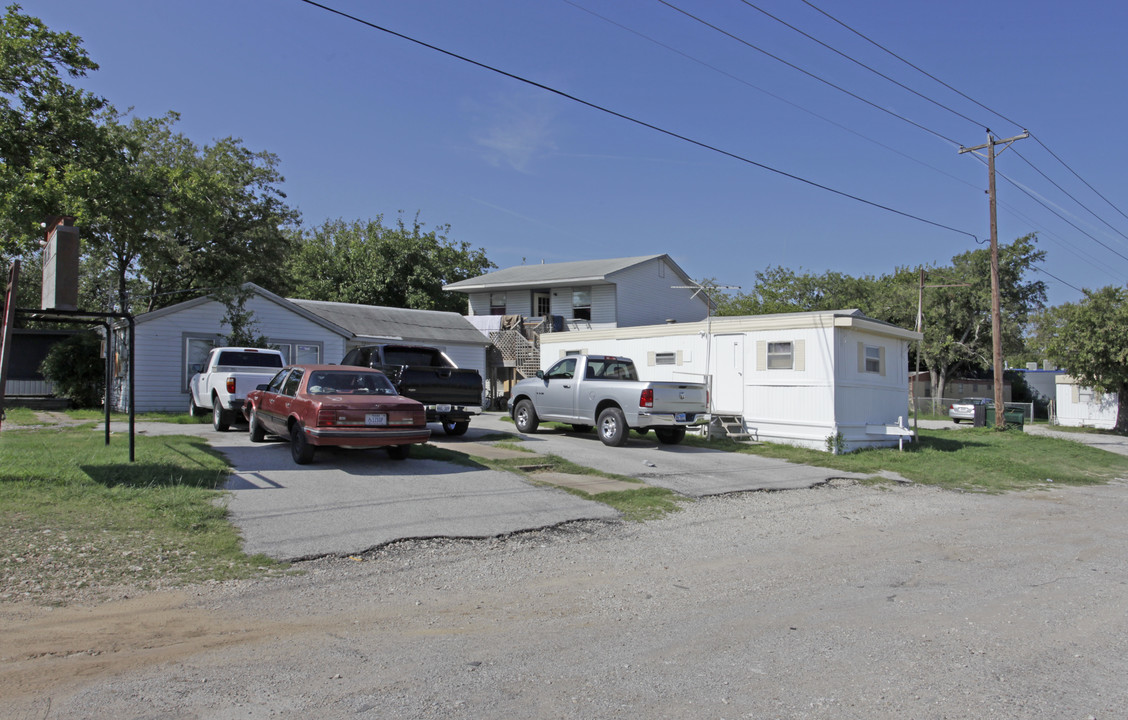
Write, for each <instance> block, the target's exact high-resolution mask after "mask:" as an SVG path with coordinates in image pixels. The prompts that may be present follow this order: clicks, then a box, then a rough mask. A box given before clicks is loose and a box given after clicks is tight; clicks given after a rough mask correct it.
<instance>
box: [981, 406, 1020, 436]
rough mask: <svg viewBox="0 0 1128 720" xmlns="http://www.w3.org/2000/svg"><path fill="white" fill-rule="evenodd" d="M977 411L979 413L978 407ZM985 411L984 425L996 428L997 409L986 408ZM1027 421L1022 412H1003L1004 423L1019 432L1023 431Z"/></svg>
mask: <svg viewBox="0 0 1128 720" xmlns="http://www.w3.org/2000/svg"><path fill="white" fill-rule="evenodd" d="M975 409H976V410H977V411H978V410H979V408H978V407H976V408H975ZM984 409H985V412H984V414H983V415H984V423H985V424H986V426H987V427H995V408H993V407H986V408H984ZM1025 420H1026V414H1025V413H1023V412H1022V411H1021V410H1006V409H1004V410H1003V422H1004V423H1005V424H1006V426H1007V427H1014V428H1018V429H1019V430H1022V428H1023V422H1024V421H1025Z"/></svg>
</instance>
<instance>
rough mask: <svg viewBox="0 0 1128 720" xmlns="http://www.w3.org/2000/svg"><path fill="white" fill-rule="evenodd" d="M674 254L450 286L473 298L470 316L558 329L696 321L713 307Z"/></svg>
mask: <svg viewBox="0 0 1128 720" xmlns="http://www.w3.org/2000/svg"><path fill="white" fill-rule="evenodd" d="M694 287H695V286H694V284H693V282H692V281H691V280H690V278H689V276H688V275H686V274H685V271H683V270H682V269H681V268H680V267H678V265H677V263H675V262H674V261H673V260H672V259H670V256H669V255H645V256H642V257H628V258H614V259H611V260H577V261H574V262H562V263H541V264H538V265H517V266H515V267H508V268H504V269H501V270H498V271H496V272H492V273H487V274H486V275H479V276H478V277H475V278H470V279H469V280H462V281H461V282H456V283H451V284H450V285H445V286H443V289H444V290H450V291H453V292H460V293H466V294H467V295H468V296H469V306H470V307H469V312H468V313H467V314H468V315H470V316H480V315H495V316H496V315H520V316H522V317H526V318H558V320H555V321H554V322H555V325H554V329H565V328H568V329H584V330H591V329H598V328H609V327H612V328H613V327H634V326H636V325H654V324H657V323H663V322H696V321H697V320H703V319H704V318H705V317H706V316H707V315H708V314H709V307H708V305H707V303H708V300H707V299H706V298H705V296H704V294H702V293H700V292H695V291H694Z"/></svg>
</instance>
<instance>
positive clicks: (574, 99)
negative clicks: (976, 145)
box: [300, 0, 979, 242]
mask: <svg viewBox="0 0 1128 720" xmlns="http://www.w3.org/2000/svg"><path fill="white" fill-rule="evenodd" d="M659 1H660V2H662V1H663V0H659ZM300 2H303V3H305V4H307V5H311V6H313V7H316V8H319V9H321V10H324V11H325V12H328V13H332V14H334V15H338V16H340V17H343V18H345V19H347V20H351V21H353V22H355V23H359V24H361V25H364V26H366V27H369V28H372V29H373V30H379V31H380V32H383V33H387V34H388V35H392V36H394V37H398V38H400V39H401V40H406V41H408V42H410V43H414V44H415V45H419V46H420V47H425V48H427V49H428V50H434V51H435V52H438V53H442V54H443V55H446V56H447V57H451V58H454V59H456V60H461V61H462V62H465V63H469V64H471V65H473V66H475V67H479V68H482V69H483V70H489V71H490V72H493V73H497V74H498V75H502V76H504V77H507V78H510V79H511V80H516V81H517V82H521V83H525V84H526V85H530V86H532V87H535V88H538V89H540V90H544V91H545V92H549V93H552V94H553V95H557V96H559V97H562V98H565V99H567V100H571V101H572V102H576V103H579V104H581V105H583V106H585V107H588V108H591V109H592V110H598V111H599V112H602V113H606V114H608V115H611V116H613V117H617V118H619V119H620V120H626V121H627V122H630V123H634V124H635V125H639V126H641V127H644V128H647V129H649V130H653V131H655V132H658V133H661V134H663V135H666V136H668V137H672V138H675V139H677V140H681V141H683V142H687V143H689V144H691V145H695V146H697V147H699V148H702V149H705V150H709V151H712V152H715V153H717V154H719V155H724V156H725V157H729V158H732V159H733V160H738V161H740V162H743V163H747V164H749V165H753V166H755V167H758V168H760V169H762V170H767V171H768V172H771V173H775V174H776V175H782V176H783V177H786V178H790V179H792V180H796V181H798V182H801V183H803V184H805V185H810V186H811V187H816V188H819V189H820V190H825V191H826V192H829V193H833V194H835V195H838V196H840V197H844V198H848V199H850V200H854V201H855V202H859V203H862V204H864V205H869V206H870V207H874V208H878V209H880V210H885V211H886V212H890V213H893V214H894V215H900V216H901V217H905V218H909V219H910V220H916V221H917V222H921V223H924V224H926V225H931V226H933V227H938V228H941V229H944V230H949V231H951V232H954V233H957V234H959V235H966V236H967V237H970V238H972V239H973V240H975V241H976V242H979V238H978V237H976V235H975V234H974V233H969V232H967V231H964V230H958V229H956V228H954V227H951V226H948V225H944V224H943V223H939V222H935V221H933V220H926V219H925V218H922V217H920V216H918V215H913V214H912V213H908V212H904V211H901V210H896V209H894V208H891V207H889V206H887V205H882V204H881V203H878V202H874V201H872V200H866V199H865V198H862V197H859V196H857V195H852V194H850V193H848V192H845V191H843V190H837V189H835V188H832V187H829V186H827V185H823V184H821V183H817V182H815V181H814V180H808V179H806V178H804V177H800V176H798V175H794V174H792V173H789V172H786V171H784V170H780V169H778V168H774V167H772V166H770V165H765V164H764V163H760V162H757V161H755V160H752V159H751V158H747V157H744V156H742V155H738V154H736V153H733V152H729V151H728V150H722V149H721V148H718V147H716V146H714V145H709V144H708V143H705V142H702V141H700V140H694V139H693V138H690V137H688V136H686V135H681V134H679V133H676V132H674V131H672V130H666V129H665V128H662V127H659V126H657V125H654V124H652V123H648V122H646V121H644V120H639V119H638V118H634V117H632V116H630V115H626V114H624V113H621V112H618V111H616V110H611V109H610V108H607V107H604V106H602V105H597V104H595V103H593V102H590V101H588V100H584V99H582V98H580V97H577V96H575V95H571V94H569V93H566V92H564V91H563V90H557V89H556V88H553V87H550V86H548V85H545V84H543V83H540V82H537V81H535V80H530V79H528V78H525V77H522V76H520V75H516V74H514V73H511V72H508V71H506V70H501V69H499V68H496V67H493V66H492V65H487V64H485V63H483V62H479V61H477V60H473V59H471V58H468V57H466V56H464V55H459V54H458V53H455V52H452V51H450V50H444V49H443V48H440V47H438V46H436V45H431V44H430V43H427V42H424V41H422V40H418V39H416V38H413V37H411V36H409V35H404V34H403V33H400V32H396V31H395V30H392V29H390V28H386V27H383V26H381V25H377V24H375V23H373V22H369V21H368V20H364V19H362V18H359V17H357V16H355V15H350V14H349V13H346V12H344V11H342V10H337V9H336V8H331V7H329V6H327V5H323V4H321V3H319V2H315V0H300ZM930 132H931V131H930ZM933 134H935V133H933ZM944 139H947V138H944ZM949 142H952V143H953V144H955V145H959V143H956V142H955V141H951V140H950V141H949Z"/></svg>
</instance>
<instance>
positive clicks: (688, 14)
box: [658, 0, 960, 147]
mask: <svg viewBox="0 0 1128 720" xmlns="http://www.w3.org/2000/svg"><path fill="white" fill-rule="evenodd" d="M658 2H660V3H662V4H663V5H665V6H666V7H668V8H670V9H671V10H674V11H676V12H679V13H681V14H682V15H685V16H686V17H688V18H690V19H691V20H694V21H695V22H699V23H701V24H702V25H704V26H705V27H708V28H711V29H713V30H716V31H717V32H719V33H720V34H722V35H724V36H725V37H728V38H732V39H733V40H735V41H737V42H738V43H740V44H741V45H744V46H746V47H748V48H751V49H752V50H755V51H756V52H758V53H761V54H763V55H766V56H767V57H770V58H771V59H772V60H775V61H776V62H780V63H783V64H784V65H786V66H787V67H789V68H791V69H793V70H797V71H798V72H801V73H803V74H804V75H806V76H807V77H809V78H811V79H813V80H818V81H819V82H821V83H823V84H824V85H827V86H828V87H832V88H834V89H835V90H837V91H839V92H841V93H845V94H846V95H849V96H850V97H852V98H854V99H855V100H859V101H861V102H864V103H865V104H866V105H869V106H870V107H872V108H874V109H876V110H880V111H881V112H883V113H885V114H887V115H891V116H893V117H895V118H897V119H898V120H901V121H902V122H906V123H908V124H910V125H912V126H913V127H915V128H918V129H920V130H923V131H925V132H926V133H928V134H930V135H934V136H936V137H938V138H940V139H941V140H944V141H946V142H949V143H951V144H952V145H954V146H956V147H960V143H959V142H957V141H955V140H953V139H952V138H950V137H947V136H946V135H943V134H941V133H939V132H937V131H935V130H932V129H931V128H928V127H926V126H924V125H921V124H920V123H918V122H916V121H915V120H910V119H909V118H907V117H905V116H904V115H899V114H897V113H895V112H893V111H892V110H890V109H889V108H884V107H882V106H880V105H878V104H877V103H875V102H873V101H871V100H867V99H866V98H864V97H862V96H861V95H858V94H857V93H853V92H850V91H849V90H847V89H846V88H844V87H842V86H841V85H836V84H834V83H832V82H831V81H829V80H827V79H825V78H823V77H820V76H818V75H816V74H814V73H813V72H810V71H809V70H805V69H803V68H801V67H799V66H798V65H796V64H794V63H792V62H788V61H787V60H784V59H783V58H781V57H779V56H778V55H773V54H772V53H770V52H768V51H767V50H765V49H763V48H761V47H758V46H757V45H754V44H752V43H750V42H748V41H747V40H745V39H744V38H741V37H738V36H736V35H733V34H732V33H730V32H729V31H727V30H725V29H724V28H721V27H718V26H716V25H714V24H712V23H710V22H709V21H707V20H704V19H702V18H700V17H698V16H696V15H694V14H693V13H691V12H688V11H686V10H682V9H681V8H680V7H678V6H677V5H674V4H673V3H671V2H669V0H658Z"/></svg>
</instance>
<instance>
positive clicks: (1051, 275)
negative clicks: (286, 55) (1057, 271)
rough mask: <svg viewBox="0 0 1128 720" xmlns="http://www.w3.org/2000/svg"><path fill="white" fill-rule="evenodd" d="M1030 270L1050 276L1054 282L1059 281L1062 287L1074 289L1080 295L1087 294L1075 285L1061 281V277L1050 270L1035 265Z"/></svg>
mask: <svg viewBox="0 0 1128 720" xmlns="http://www.w3.org/2000/svg"><path fill="white" fill-rule="evenodd" d="M1030 269H1031V270H1034V271H1035V272H1040V273H1042V274H1043V275H1049V276H1050V277H1052V278H1053V279H1054V280H1057V281H1058V282H1059V283H1061V284H1062V285H1065V286H1066V287H1071V288H1073V289H1074V290H1076V291H1077V292H1079V293H1084V292H1085V291H1084V290H1082V289H1081V288H1079V287H1077V286H1076V285H1073V284H1071V283H1067V282H1066V281H1064V280H1062V279H1061V278H1059V277H1058V276H1057V275H1054V274H1053V273H1052V272H1050V271H1049V270H1046V269H1045V268H1041V267H1038V266H1037V265H1033V264H1032V265H1031V266H1030Z"/></svg>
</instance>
